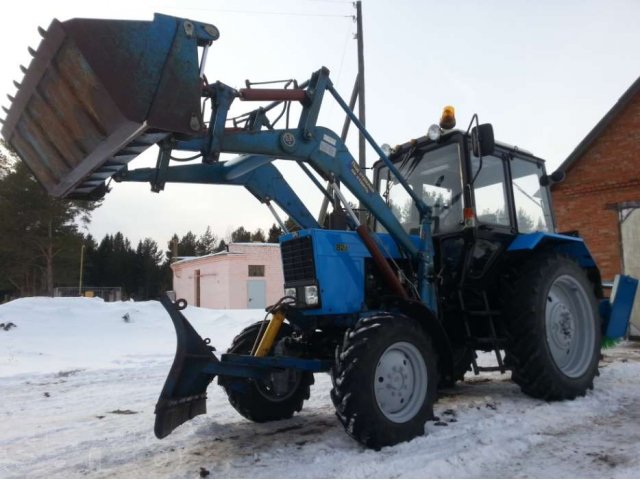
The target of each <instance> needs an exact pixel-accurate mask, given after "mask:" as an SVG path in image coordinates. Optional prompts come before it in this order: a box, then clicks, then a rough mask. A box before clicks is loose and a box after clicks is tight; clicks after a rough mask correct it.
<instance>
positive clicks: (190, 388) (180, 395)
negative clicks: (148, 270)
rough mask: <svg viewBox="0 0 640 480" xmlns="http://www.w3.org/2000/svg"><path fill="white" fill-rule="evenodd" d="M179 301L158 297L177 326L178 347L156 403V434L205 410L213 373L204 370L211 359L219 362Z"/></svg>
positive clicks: (162, 435)
mask: <svg viewBox="0 0 640 480" xmlns="http://www.w3.org/2000/svg"><path fill="white" fill-rule="evenodd" d="M182 302H184V300H178V301H177V302H175V303H174V302H173V301H171V299H170V298H169V297H168V296H167V295H164V296H162V297H161V299H160V303H162V306H163V307H164V308H165V309H166V310H167V312H168V313H169V315H170V316H171V321H172V322H173V326H174V327H175V329H176V336H177V348H176V356H175V358H174V360H173V365H172V366H171V370H170V371H169V376H168V377H167V380H166V381H165V383H164V387H163V388H162V392H161V393H160V398H159V399H158V403H157V404H156V410H155V414H156V421H155V426H154V432H155V434H156V437H158V438H164V437H166V436H167V435H169V434H170V433H171V432H172V431H173V430H174V429H175V428H177V427H178V426H180V425H182V424H183V423H185V422H187V421H189V420H191V419H192V418H193V417H195V416H197V415H201V414H203V413H206V412H207V403H206V402H207V387H208V386H209V384H210V383H211V381H212V380H213V378H214V377H215V374H213V373H207V372H206V371H205V370H206V367H207V366H208V365H210V364H211V363H212V362H213V363H217V362H218V359H217V358H216V356H215V355H214V354H213V350H214V349H213V347H210V346H209V343H208V339H207V340H203V339H202V337H201V336H200V335H198V333H197V332H196V331H195V329H194V328H193V327H192V326H191V324H190V323H189V322H188V321H187V319H186V318H185V317H184V315H182V313H180V309H181V308H184V307H183V306H186V302H184V303H182Z"/></svg>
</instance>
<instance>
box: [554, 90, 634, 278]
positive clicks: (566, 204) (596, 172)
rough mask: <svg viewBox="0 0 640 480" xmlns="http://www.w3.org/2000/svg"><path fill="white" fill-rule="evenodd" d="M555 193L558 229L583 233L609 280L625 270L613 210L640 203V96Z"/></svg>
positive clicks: (570, 168)
mask: <svg viewBox="0 0 640 480" xmlns="http://www.w3.org/2000/svg"><path fill="white" fill-rule="evenodd" d="M566 173H567V178H566V179H565V181H564V182H562V183H559V184H556V185H554V187H553V189H552V195H553V202H554V209H555V212H556V221H557V223H558V230H559V231H560V232H562V231H568V230H578V231H579V232H580V235H581V236H582V237H583V238H584V239H585V242H586V243H587V246H588V247H589V250H590V251H591V253H592V254H593V255H594V257H595V259H596V263H597V264H598V267H600V272H601V274H602V279H603V280H605V281H606V280H612V279H613V277H614V275H615V274H617V273H620V272H621V270H622V257H621V252H622V251H621V244H620V231H619V226H618V214H617V212H616V211H615V210H611V209H607V208H606V207H607V205H615V204H616V203H620V202H630V201H640V94H638V95H636V96H635V98H634V99H632V100H631V102H629V104H628V105H627V106H626V107H625V109H624V110H623V111H622V112H621V113H620V114H619V115H618V116H617V118H615V119H614V120H613V122H611V123H610V124H609V126H608V127H607V128H606V129H605V130H604V132H602V134H601V135H600V136H599V137H598V138H597V139H596V140H595V141H594V142H593V143H592V144H591V146H590V147H589V149H588V150H587V152H586V153H585V154H583V156H582V157H581V158H579V159H577V160H576V161H575V162H574V163H573V164H572V165H571V166H570V167H569V169H568V171H567V172H566Z"/></svg>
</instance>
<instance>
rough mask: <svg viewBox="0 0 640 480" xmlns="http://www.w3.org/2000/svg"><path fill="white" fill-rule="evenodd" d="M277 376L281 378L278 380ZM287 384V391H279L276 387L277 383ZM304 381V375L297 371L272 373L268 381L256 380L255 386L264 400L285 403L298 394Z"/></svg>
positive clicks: (288, 370)
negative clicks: (297, 391)
mask: <svg viewBox="0 0 640 480" xmlns="http://www.w3.org/2000/svg"><path fill="white" fill-rule="evenodd" d="M276 376H281V377H280V379H279V380H278V379H277V378H276ZM282 376H284V379H283V378H282ZM278 381H280V382H285V383H286V384H287V387H286V389H284V390H280V391H278V389H277V388H276V387H275V385H274V384H275V382H278ZM301 381H302V375H301V373H300V372H298V371H296V370H290V369H287V370H284V371H282V372H276V373H272V374H271V375H270V376H269V378H268V379H265V380H256V381H255V385H256V387H257V390H258V392H260V395H262V396H263V397H264V398H266V399H267V400H269V401H271V402H284V401H285V400H287V399H288V398H291V396H292V395H293V394H294V393H295V392H296V390H297V389H298V387H299V386H300V382H301Z"/></svg>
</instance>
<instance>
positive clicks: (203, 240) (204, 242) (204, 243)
mask: <svg viewBox="0 0 640 480" xmlns="http://www.w3.org/2000/svg"><path fill="white" fill-rule="evenodd" d="M217 242H218V237H216V236H215V235H214V234H213V233H212V232H211V227H207V230H206V231H205V232H204V233H203V234H202V235H201V236H200V238H198V241H197V242H196V255H197V256H199V257H201V256H203V255H209V254H211V253H214V252H215V250H216V243H217Z"/></svg>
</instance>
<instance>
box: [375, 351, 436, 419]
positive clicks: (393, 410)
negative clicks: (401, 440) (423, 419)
mask: <svg viewBox="0 0 640 480" xmlns="http://www.w3.org/2000/svg"><path fill="white" fill-rule="evenodd" d="M374 380H375V383H374V394H375V398H376V402H377V404H378V407H379V408H380V410H381V411H382V413H383V414H384V415H385V416H386V417H387V418H388V419H389V420H392V421H395V422H398V423H401V422H405V421H408V420H410V419H411V418H413V417H414V416H415V415H416V414H417V412H418V411H419V410H420V408H421V407H422V404H423V402H424V399H425V397H426V392H427V369H426V366H425V363H424V359H423V358H422V355H420V352H419V351H418V350H417V348H416V347H415V346H413V345H411V344H410V343H407V342H398V343H396V344H393V345H392V346H390V347H389V348H387V350H385V352H384V353H383V354H382V355H381V356H380V359H379V360H378V364H377V366H376V371H375V379H374Z"/></svg>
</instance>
